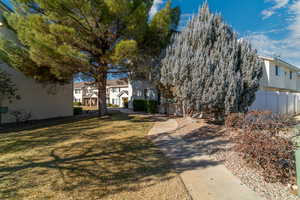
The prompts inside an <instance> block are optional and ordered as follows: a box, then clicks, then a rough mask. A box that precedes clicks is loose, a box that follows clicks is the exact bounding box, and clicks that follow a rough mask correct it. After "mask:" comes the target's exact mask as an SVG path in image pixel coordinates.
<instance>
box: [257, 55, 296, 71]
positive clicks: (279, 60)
mask: <svg viewBox="0 0 300 200" xmlns="http://www.w3.org/2000/svg"><path fill="white" fill-rule="evenodd" d="M259 57H260V58H261V59H263V60H268V61H272V62H277V63H280V64H282V65H284V66H285V67H287V68H290V69H292V70H294V71H296V72H300V68H298V67H296V66H295V65H292V64H290V63H287V62H285V61H284V60H281V59H280V58H270V57H265V56H259Z"/></svg>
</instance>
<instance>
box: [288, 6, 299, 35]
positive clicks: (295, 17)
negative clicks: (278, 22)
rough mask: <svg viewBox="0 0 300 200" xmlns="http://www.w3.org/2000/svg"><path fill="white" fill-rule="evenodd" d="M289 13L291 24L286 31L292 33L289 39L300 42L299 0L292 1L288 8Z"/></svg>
mask: <svg viewBox="0 0 300 200" xmlns="http://www.w3.org/2000/svg"><path fill="white" fill-rule="evenodd" d="M289 11H290V13H291V15H292V16H291V18H290V19H291V24H290V25H289V26H288V29H289V30H290V31H291V32H292V34H291V37H292V38H293V39H297V40H300V0H297V1H294V2H293V4H292V5H291V6H290V7H289Z"/></svg>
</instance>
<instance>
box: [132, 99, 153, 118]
mask: <svg viewBox="0 0 300 200" xmlns="http://www.w3.org/2000/svg"><path fill="white" fill-rule="evenodd" d="M133 110H134V111H140V112H147V113H151V114H154V113H157V101H154V100H141V99H136V100H133Z"/></svg>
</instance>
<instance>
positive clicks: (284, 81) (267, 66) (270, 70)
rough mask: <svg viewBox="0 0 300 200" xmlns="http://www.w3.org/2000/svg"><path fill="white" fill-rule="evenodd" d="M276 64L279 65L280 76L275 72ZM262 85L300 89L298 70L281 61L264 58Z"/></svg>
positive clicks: (284, 88) (292, 89)
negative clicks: (298, 85) (299, 86)
mask: <svg viewBox="0 0 300 200" xmlns="http://www.w3.org/2000/svg"><path fill="white" fill-rule="evenodd" d="M276 65H277V66H278V67H279V76H276V73H275V71H276V70H275V66H276ZM290 71H292V73H293V76H292V79H290ZM261 87H270V88H278V89H283V90H291V91H300V88H297V72H296V71H295V70H294V69H291V68H288V67H287V66H286V65H283V64H282V63H280V62H277V63H275V62H274V61H269V60H264V73H263V78H262V80H261Z"/></svg>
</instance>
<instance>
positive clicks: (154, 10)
mask: <svg viewBox="0 0 300 200" xmlns="http://www.w3.org/2000/svg"><path fill="white" fill-rule="evenodd" d="M163 3H164V1H163V0H154V2H153V5H152V8H151V10H150V13H149V15H150V18H152V17H154V15H155V14H156V13H157V12H158V11H159V8H160V6H161V4H163Z"/></svg>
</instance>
